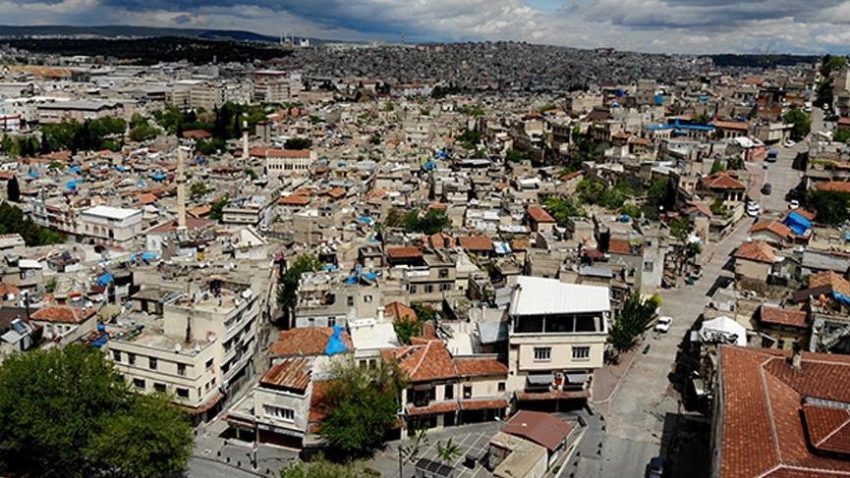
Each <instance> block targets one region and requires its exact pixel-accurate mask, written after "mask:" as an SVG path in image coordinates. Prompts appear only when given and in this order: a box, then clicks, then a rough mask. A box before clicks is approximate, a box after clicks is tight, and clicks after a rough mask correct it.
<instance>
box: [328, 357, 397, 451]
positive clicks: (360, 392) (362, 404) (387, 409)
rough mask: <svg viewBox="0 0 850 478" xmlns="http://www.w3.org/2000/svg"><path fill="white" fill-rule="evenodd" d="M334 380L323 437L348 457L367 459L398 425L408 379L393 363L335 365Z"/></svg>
mask: <svg viewBox="0 0 850 478" xmlns="http://www.w3.org/2000/svg"><path fill="white" fill-rule="evenodd" d="M331 377H332V378H331V382H330V385H329V388H328V392H327V395H326V397H327V398H326V401H325V404H324V411H325V418H324V419H323V420H322V424H321V429H320V433H321V435H322V437H324V438H325V440H326V441H327V442H328V444H329V445H330V446H331V448H332V449H333V450H335V451H337V452H341V453H342V454H344V455H345V456H363V455H368V454H369V453H371V452H373V451H374V450H376V449H377V448H378V447H379V446H380V445H381V443H382V441H383V439H384V436H385V435H386V434H387V432H388V431H389V430H391V429H392V428H394V427H395V426H397V424H398V406H399V397H400V396H401V392H402V390H403V389H404V387H405V385H406V378H405V377H404V376H403V372H402V371H401V370H400V369H399V368H398V366H397V365H396V364H395V363H394V362H385V363H382V364H381V365H380V366H379V367H377V368H363V367H359V366H357V364H356V363H354V362H353V361H345V362H341V363H337V364H335V366H334V367H333V369H332V372H331Z"/></svg>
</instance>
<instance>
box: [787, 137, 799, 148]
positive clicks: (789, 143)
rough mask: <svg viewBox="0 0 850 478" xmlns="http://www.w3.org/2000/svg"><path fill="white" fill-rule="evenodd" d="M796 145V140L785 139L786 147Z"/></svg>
mask: <svg viewBox="0 0 850 478" xmlns="http://www.w3.org/2000/svg"><path fill="white" fill-rule="evenodd" d="M796 145H797V143H795V142H794V141H791V140H790V139H786V140H785V147H786V148H793V147H794V146H796Z"/></svg>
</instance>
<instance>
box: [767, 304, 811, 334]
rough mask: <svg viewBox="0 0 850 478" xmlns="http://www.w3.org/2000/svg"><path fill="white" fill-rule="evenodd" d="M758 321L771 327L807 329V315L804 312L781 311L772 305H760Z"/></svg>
mask: <svg viewBox="0 0 850 478" xmlns="http://www.w3.org/2000/svg"><path fill="white" fill-rule="evenodd" d="M758 314H759V315H758V317H759V321H761V322H764V323H766V324H772V325H784V326H787V327H800V328H807V327H808V326H809V324H808V322H807V320H808V314H807V313H806V311H805V310H799V309H783V308H782V307H774V306H772V305H762V306H761V307H759V311H758Z"/></svg>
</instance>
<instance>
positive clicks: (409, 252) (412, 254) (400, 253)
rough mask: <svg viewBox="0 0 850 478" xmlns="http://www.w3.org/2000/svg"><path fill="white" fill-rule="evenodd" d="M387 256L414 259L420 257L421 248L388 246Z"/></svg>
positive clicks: (421, 254)
mask: <svg viewBox="0 0 850 478" xmlns="http://www.w3.org/2000/svg"><path fill="white" fill-rule="evenodd" d="M386 253H387V257H388V258H390V259H416V258H419V257H422V256H423V255H424V254H423V253H422V249H420V248H418V247H412V246H411V247H388V248H387V249H386Z"/></svg>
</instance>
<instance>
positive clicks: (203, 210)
mask: <svg viewBox="0 0 850 478" xmlns="http://www.w3.org/2000/svg"><path fill="white" fill-rule="evenodd" d="M211 212H212V208H211V207H209V206H207V205H203V206H195V207H193V208H191V209H188V210H187V211H186V214H188V215H190V216H193V217H201V216H206V215H207V214H209V213H211Z"/></svg>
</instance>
